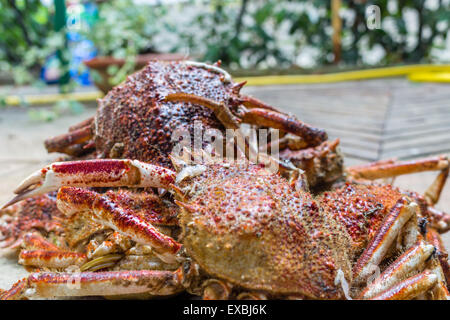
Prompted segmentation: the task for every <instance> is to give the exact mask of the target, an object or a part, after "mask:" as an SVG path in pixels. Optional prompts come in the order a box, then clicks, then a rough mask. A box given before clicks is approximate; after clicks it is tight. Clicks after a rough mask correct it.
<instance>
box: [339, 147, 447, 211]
mask: <svg viewBox="0 0 450 320" xmlns="http://www.w3.org/2000/svg"><path fill="white" fill-rule="evenodd" d="M449 167H450V165H449V161H448V159H447V156H439V157H434V158H428V159H421V160H414V161H402V162H395V161H394V162H393V161H392V160H387V161H380V162H378V163H374V164H369V165H362V166H353V167H348V168H347V172H348V173H349V175H350V176H352V177H353V178H355V179H369V180H375V179H381V178H389V177H395V176H399V175H404V174H410V173H417V172H424V171H439V170H440V171H441V173H440V174H439V175H438V176H437V178H436V179H435V181H434V182H433V184H432V185H431V186H430V187H429V188H428V189H427V191H426V192H425V198H426V199H427V201H428V203H429V204H431V205H433V204H436V203H437V202H438V200H439V197H440V195H441V192H442V190H443V188H444V185H445V182H446V180H447V177H448V173H449Z"/></svg>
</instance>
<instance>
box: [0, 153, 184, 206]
mask: <svg viewBox="0 0 450 320" xmlns="http://www.w3.org/2000/svg"><path fill="white" fill-rule="evenodd" d="M174 181H175V172H174V171H172V170H169V169H166V168H163V167H159V166H155V165H152V164H148V163H144V162H140V161H137V160H127V159H125V160H112V159H111V160H110V159H102V160H82V161H67V162H56V163H53V164H51V165H49V166H47V167H45V168H43V169H41V170H38V171H36V172H35V173H33V174H31V175H30V176H29V177H28V178H26V179H25V180H24V181H23V182H22V183H21V184H20V185H19V187H17V189H16V190H15V191H14V193H16V194H17V196H16V197H15V198H14V199H12V200H11V201H9V202H8V203H7V204H6V205H5V206H4V207H3V208H6V207H8V206H10V205H12V204H13V203H16V202H18V201H21V200H23V199H26V198H29V197H33V196H36V195H40V194H44V193H48V192H51V191H56V190H58V188H59V187H61V186H64V185H68V186H75V187H121V186H124V187H125V186H126V187H134V188H141V187H155V188H164V189H170V185H171V184H172V183H173V182H174Z"/></svg>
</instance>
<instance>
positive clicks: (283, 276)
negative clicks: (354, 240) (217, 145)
mask: <svg viewBox="0 0 450 320" xmlns="http://www.w3.org/2000/svg"><path fill="white" fill-rule="evenodd" d="M182 186H183V185H182ZM183 188H184V189H183V190H184V191H185V192H188V193H187V194H189V195H190V200H189V201H188V204H187V205H186V206H185V207H186V208H187V209H185V211H184V212H183V213H182V214H181V218H180V219H181V224H182V225H183V229H184V233H183V244H184V246H185V248H186V250H187V251H188V253H189V255H190V256H192V257H193V258H194V259H195V261H196V262H197V263H198V264H199V265H200V266H201V267H202V268H203V269H204V270H206V271H207V272H208V273H210V274H212V275H213V276H217V277H219V278H222V279H226V280H228V281H230V282H232V283H234V284H237V285H239V286H242V287H244V288H248V289H253V290H266V291H268V292H271V293H272V294H274V295H276V294H302V295H307V296H310V297H314V298H321V299H325V298H327V299H331V298H338V297H341V294H342V292H341V290H340V288H338V287H336V285H335V284H334V280H335V277H336V275H337V272H338V270H339V269H341V270H342V271H343V272H344V274H345V275H346V276H347V278H348V279H350V278H351V271H350V268H351V267H350V257H349V256H348V255H347V252H348V250H349V247H350V241H351V240H350V238H349V236H348V234H347V232H346V230H345V229H344V228H343V227H342V226H341V225H339V224H337V223H336V221H335V220H334V219H333V217H332V216H331V214H330V213H329V212H327V211H324V210H322V208H321V207H320V206H319V203H318V202H317V201H316V200H314V199H313V198H312V197H311V195H310V194H309V193H307V192H304V191H297V190H295V187H294V186H292V185H290V184H288V183H287V181H286V180H285V179H284V178H282V177H281V176H280V175H279V174H273V173H270V172H268V171H267V170H266V169H264V168H262V167H261V166H258V165H253V164H238V165H237V166H229V167H228V166H224V165H220V164H218V165H212V166H207V170H206V171H205V172H204V173H203V174H202V175H201V176H198V177H195V178H193V179H191V180H190V181H189V183H188V184H186V185H184V186H183Z"/></svg>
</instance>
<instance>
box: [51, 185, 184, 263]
mask: <svg viewBox="0 0 450 320" xmlns="http://www.w3.org/2000/svg"><path fill="white" fill-rule="evenodd" d="M57 205H58V208H59V209H60V210H61V211H62V212H63V213H65V214H67V215H73V214H74V213H76V212H80V211H90V212H92V220H94V221H95V222H97V223H100V224H102V225H104V226H106V227H108V228H111V229H113V230H115V231H117V232H119V233H121V234H123V235H126V236H127V237H129V238H131V239H132V240H134V241H136V242H138V243H142V244H148V245H151V246H152V248H154V249H155V250H156V251H157V252H159V253H160V254H161V255H162V256H161V258H162V259H163V260H164V261H170V262H173V254H175V253H177V252H178V251H179V250H180V248H181V244H180V243H178V242H176V241H175V240H173V239H172V238H171V237H169V236H166V235H165V234H163V233H161V232H160V231H159V230H158V229H157V228H156V227H154V226H153V225H152V224H151V223H150V222H148V221H146V220H144V219H143V218H142V217H140V216H139V215H136V214H134V212H133V211H132V210H125V209H123V208H122V207H121V206H120V205H118V204H117V203H115V202H114V201H113V200H111V199H109V198H108V197H105V196H101V195H100V194H98V193H96V192H94V191H91V190H86V189H81V188H74V187H62V188H61V189H60V190H59V192H58V200H57Z"/></svg>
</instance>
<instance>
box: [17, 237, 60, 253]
mask: <svg viewBox="0 0 450 320" xmlns="http://www.w3.org/2000/svg"><path fill="white" fill-rule="evenodd" d="M23 246H24V247H25V248H26V249H27V250H48V251H61V249H60V248H58V247H57V246H55V245H54V244H53V243H51V242H49V241H47V240H45V239H44V238H42V237H41V236H38V235H36V234H34V233H28V234H26V235H25V236H24V237H23Z"/></svg>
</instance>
